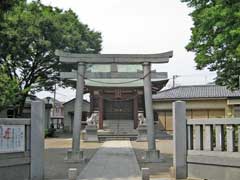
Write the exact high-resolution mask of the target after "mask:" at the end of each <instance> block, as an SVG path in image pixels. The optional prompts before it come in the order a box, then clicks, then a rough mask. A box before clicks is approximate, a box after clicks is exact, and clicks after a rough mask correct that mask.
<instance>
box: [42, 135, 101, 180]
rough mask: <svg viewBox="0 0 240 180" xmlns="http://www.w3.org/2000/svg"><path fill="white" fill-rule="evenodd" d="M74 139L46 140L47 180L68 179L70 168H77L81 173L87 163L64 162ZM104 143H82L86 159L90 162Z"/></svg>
mask: <svg viewBox="0 0 240 180" xmlns="http://www.w3.org/2000/svg"><path fill="white" fill-rule="evenodd" d="M71 145H72V139H71V138H68V137H59V138H47V139H45V180H50V179H51V180H53V179H54V180H56V179H58V180H60V179H67V172H68V169H69V168H77V169H78V173H80V172H81V171H82V170H83V168H84V167H85V165H86V164H87V162H85V163H83V162H81V163H67V162H65V161H64V158H65V156H66V153H67V150H68V149H70V148H71ZM101 145H102V143H86V142H81V144H80V147H81V150H83V152H84V157H85V158H86V159H87V161H89V159H91V157H92V156H93V155H94V154H95V152H96V151H97V150H98V148H99V147H100V146H101Z"/></svg>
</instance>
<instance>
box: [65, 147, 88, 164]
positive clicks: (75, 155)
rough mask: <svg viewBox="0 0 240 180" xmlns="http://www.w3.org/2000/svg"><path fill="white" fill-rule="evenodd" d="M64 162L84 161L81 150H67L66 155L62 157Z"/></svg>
mask: <svg viewBox="0 0 240 180" xmlns="http://www.w3.org/2000/svg"><path fill="white" fill-rule="evenodd" d="M64 160H65V161H66V162H72V163H75V162H82V161H84V158H83V151H77V152H73V151H72V150H68V152H67V157H66V158H65V159H64Z"/></svg>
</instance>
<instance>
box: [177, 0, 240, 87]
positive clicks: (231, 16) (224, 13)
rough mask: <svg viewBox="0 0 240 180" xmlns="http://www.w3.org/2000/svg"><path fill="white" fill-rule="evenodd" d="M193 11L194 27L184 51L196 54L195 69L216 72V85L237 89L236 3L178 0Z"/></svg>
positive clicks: (239, 41) (239, 14) (239, 18)
mask: <svg viewBox="0 0 240 180" xmlns="http://www.w3.org/2000/svg"><path fill="white" fill-rule="evenodd" d="M181 1H182V2H187V3H188V6H190V7H192V8H193V9H194V10H193V12H192V13H191V14H190V15H191V17H192V19H193V22H194V27H193V28H192V29H191V30H192V36H191V40H190V42H189V44H188V45H187V46H186V49H187V50H188V51H193V52H195V54H196V57H195V62H196V63H197V68H198V69H203V68H205V67H207V68H209V69H210V70H211V71H216V72H217V79H216V82H217V83H218V84H220V85H225V86H227V87H228V88H230V89H237V88H239V76H240V1H239V0H181Z"/></svg>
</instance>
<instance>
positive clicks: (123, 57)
mask: <svg viewBox="0 0 240 180" xmlns="http://www.w3.org/2000/svg"><path fill="white" fill-rule="evenodd" d="M55 54H56V55H57V56H59V57H60V61H61V62H64V63H79V62H83V63H91V64H109V63H117V64H142V63H144V62H150V63H168V61H169V58H171V57H172V56H173V51H168V52H164V53H159V54H75V53H67V52H63V51H59V50H57V51H56V52H55Z"/></svg>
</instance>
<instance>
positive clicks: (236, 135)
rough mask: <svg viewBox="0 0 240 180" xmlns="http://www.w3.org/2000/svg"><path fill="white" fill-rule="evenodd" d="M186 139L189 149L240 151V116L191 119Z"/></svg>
mask: <svg viewBox="0 0 240 180" xmlns="http://www.w3.org/2000/svg"><path fill="white" fill-rule="evenodd" d="M186 139H187V141H188V143H187V148H188V150H197V151H227V152H235V151H238V152H240V118H213V119H189V120H187V137H186ZM236 139H238V141H235V140H236Z"/></svg>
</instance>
